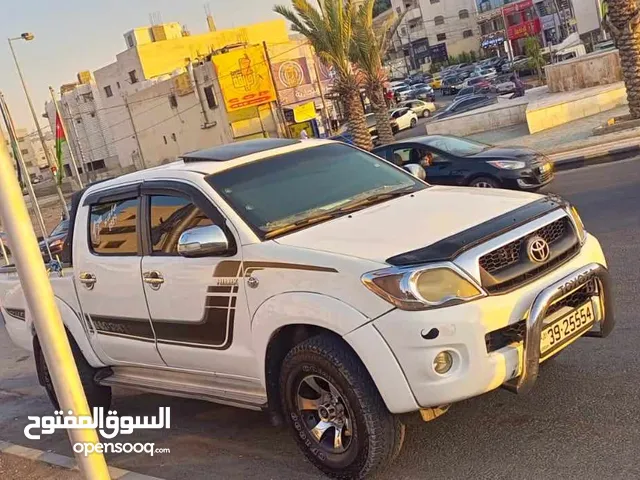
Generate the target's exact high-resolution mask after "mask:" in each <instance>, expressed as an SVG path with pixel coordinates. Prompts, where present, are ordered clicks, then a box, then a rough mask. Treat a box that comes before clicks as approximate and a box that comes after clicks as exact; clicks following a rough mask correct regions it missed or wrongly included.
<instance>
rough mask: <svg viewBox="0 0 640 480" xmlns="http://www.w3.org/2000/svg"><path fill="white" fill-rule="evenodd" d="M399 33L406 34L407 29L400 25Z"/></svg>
mask: <svg viewBox="0 0 640 480" xmlns="http://www.w3.org/2000/svg"><path fill="white" fill-rule="evenodd" d="M400 35H402V36H403V37H406V36H407V29H406V28H405V27H400Z"/></svg>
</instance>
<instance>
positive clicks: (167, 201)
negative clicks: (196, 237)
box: [149, 195, 214, 255]
mask: <svg viewBox="0 0 640 480" xmlns="http://www.w3.org/2000/svg"><path fill="white" fill-rule="evenodd" d="M150 200H151V201H150V207H149V208H150V214H149V219H150V223H151V230H150V231H151V246H152V250H153V252H154V253H161V254H167V255H178V240H179V239H180V235H182V233H183V232H185V231H186V230H189V229H190V228H195V227H206V226H208V225H213V224H214V222H213V221H212V220H211V219H210V218H209V217H207V216H206V215H205V214H204V212H202V210H200V209H199V208H198V207H197V206H195V205H194V204H193V203H192V202H191V200H189V199H186V198H182V197H174V196H169V195H154V196H152V197H151V199H150Z"/></svg>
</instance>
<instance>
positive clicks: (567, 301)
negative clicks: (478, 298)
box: [484, 280, 598, 353]
mask: <svg viewBox="0 0 640 480" xmlns="http://www.w3.org/2000/svg"><path fill="white" fill-rule="evenodd" d="M597 294H598V287H597V284H596V281H595V280H591V281H590V282H588V283H585V284H584V285H583V286H581V287H580V288H578V289H577V290H576V291H575V292H572V293H570V294H569V295H567V296H566V297H563V298H561V299H559V300H557V301H556V302H555V303H553V304H552V305H551V306H550V307H549V308H548V309H547V313H546V317H549V316H551V315H553V314H554V313H556V312H557V311H559V310H560V309H562V308H563V307H570V308H578V307H579V306H580V305H584V304H585V303H586V302H587V301H588V300H589V299H590V298H591V297H592V296H594V295H597ZM526 322H527V321H526V320H520V321H518V322H516V323H514V324H512V325H507V326H506V327H504V328H501V329H499V330H494V331H493V332H489V333H487V334H486V335H485V336H484V340H485V343H486V344H487V352H488V353H491V352H495V351H496V350H500V349H501V348H504V347H506V346H507V345H510V344H511V343H519V342H522V341H524V339H525V337H526V333H527V323H526Z"/></svg>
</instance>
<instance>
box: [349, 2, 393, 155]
mask: <svg viewBox="0 0 640 480" xmlns="http://www.w3.org/2000/svg"><path fill="white" fill-rule="evenodd" d="M374 5H375V0H365V1H364V3H363V4H361V5H360V8H359V9H358V12H357V15H356V17H355V21H354V35H353V44H352V48H351V56H352V58H353V61H354V62H355V63H356V64H357V65H358V67H359V68H360V70H361V71H362V73H363V75H364V81H365V89H366V92H367V96H368V97H369V100H370V101H371V107H372V108H373V112H374V114H375V117H376V128H377V130H378V138H379V139H380V142H381V143H382V144H383V145H386V144H388V143H391V142H393V132H392V131H391V125H390V124H389V112H388V108H387V103H386V101H385V99H384V88H383V84H384V82H385V81H386V79H387V75H386V73H385V71H384V69H383V68H382V58H383V57H384V55H385V53H386V51H387V49H388V48H389V43H390V41H389V40H390V38H391V36H392V35H393V33H394V32H395V31H396V30H397V28H398V26H399V25H400V21H401V20H402V17H403V16H404V14H402V15H400V17H399V18H398V19H396V20H395V21H394V24H393V26H391V27H390V28H388V29H387V30H384V29H383V30H382V31H381V32H376V31H375V29H374V26H373V8H374Z"/></svg>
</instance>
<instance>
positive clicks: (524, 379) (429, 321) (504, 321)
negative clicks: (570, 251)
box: [373, 235, 614, 407]
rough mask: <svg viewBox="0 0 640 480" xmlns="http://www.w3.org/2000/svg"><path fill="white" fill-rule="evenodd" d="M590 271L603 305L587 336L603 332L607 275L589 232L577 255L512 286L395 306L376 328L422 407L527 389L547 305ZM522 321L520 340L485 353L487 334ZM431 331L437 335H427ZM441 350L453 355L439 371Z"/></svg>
mask: <svg viewBox="0 0 640 480" xmlns="http://www.w3.org/2000/svg"><path fill="white" fill-rule="evenodd" d="M594 277H595V278H596V279H597V281H598V282H599V283H600V285H601V287H602V288H601V292H602V293H601V295H602V297H603V301H602V305H604V307H605V308H603V315H602V316H601V318H600V319H599V321H598V322H597V323H596V327H595V328H597V330H596V331H593V332H589V334H591V335H595V336H602V337H604V336H606V335H608V334H609V333H610V332H611V330H612V328H613V325H614V319H613V311H612V302H611V300H610V291H609V283H610V281H609V275H608V273H607V269H606V260H605V259H604V255H603V253H602V250H601V248H600V244H599V243H598V241H597V240H596V239H595V238H594V237H592V236H590V235H588V236H587V239H586V242H585V244H584V245H583V247H582V249H581V251H580V253H579V254H578V255H576V256H575V257H573V258H572V259H571V260H569V261H567V262H566V263H564V264H563V265H561V266H560V267H558V268H557V269H555V270H553V271H551V272H549V273H548V274H546V275H544V276H542V277H540V278H538V279H536V280H534V281H533V282H531V283H529V284H527V285H524V286H522V287H520V288H518V289H516V290H514V291H511V292H509V293H505V294H501V295H489V296H487V297H484V298H481V299H478V300H475V301H472V302H467V303H463V304H460V305H455V306H451V307H445V308H439V309H431V310H424V311H418V312H409V311H402V310H398V309H395V310H393V311H391V312H389V313H387V314H386V315H383V316H382V317H380V318H378V319H377V320H375V321H374V322H373V326H374V327H375V328H376V329H377V330H378V332H379V333H380V334H381V335H382V337H383V338H384V340H385V341H386V343H387V344H388V345H389V347H390V348H391V350H392V351H393V354H394V355H395V357H396V359H397V360H398V363H399V364H400V367H401V369H402V371H403V373H404V374H405V377H406V379H407V382H408V383H409V386H410V388H411V391H412V393H413V395H414V397H415V399H416V402H417V404H418V405H419V406H420V407H433V406H439V405H446V404H449V403H453V402H457V401H460V400H463V399H466V398H471V397H474V396H478V395H481V394H483V393H486V392H489V391H491V390H494V389H496V388H498V387H500V386H504V387H506V388H509V389H511V390H512V391H516V392H519V393H524V392H526V391H528V390H530V389H531V387H532V386H533V385H534V383H535V381H536V378H537V375H538V363H539V361H540V347H539V346H540V335H541V330H542V326H543V324H542V319H543V318H544V317H545V311H546V310H547V308H548V306H549V304H550V303H551V302H553V301H554V300H555V299H557V297H558V295H563V293H562V292H563V291H564V290H563V289H565V285H567V284H570V285H572V286H573V287H572V288H574V287H575V288H577V287H579V286H580V285H581V284H582V283H585V282H588V281H590V280H592V279H593V278H594ZM574 281H575V282H574ZM558 292H560V293H558ZM523 319H525V320H526V328H527V330H526V332H527V333H526V336H525V341H524V342H518V343H515V342H514V343H511V344H508V345H506V346H504V347H503V348H500V349H498V350H496V351H492V352H490V353H489V351H488V348H487V343H486V335H487V334H489V333H491V332H494V331H496V330H499V329H501V328H504V327H507V326H509V325H514V324H516V323H518V322H520V321H521V320H523ZM434 329H435V330H437V332H438V335H437V336H436V337H435V338H433V335H428V334H429V333H432V331H433V330H434ZM572 341H573V339H572ZM569 343H571V342H568V343H567V345H568V344H569ZM563 348H564V347H563ZM443 350H446V351H448V352H450V353H451V354H452V356H453V358H454V366H453V367H452V369H451V370H450V371H449V372H447V373H446V374H445V375H440V374H437V373H436V372H435V371H434V369H433V361H434V359H435V357H436V355H438V353H440V352H442V351H443Z"/></svg>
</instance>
